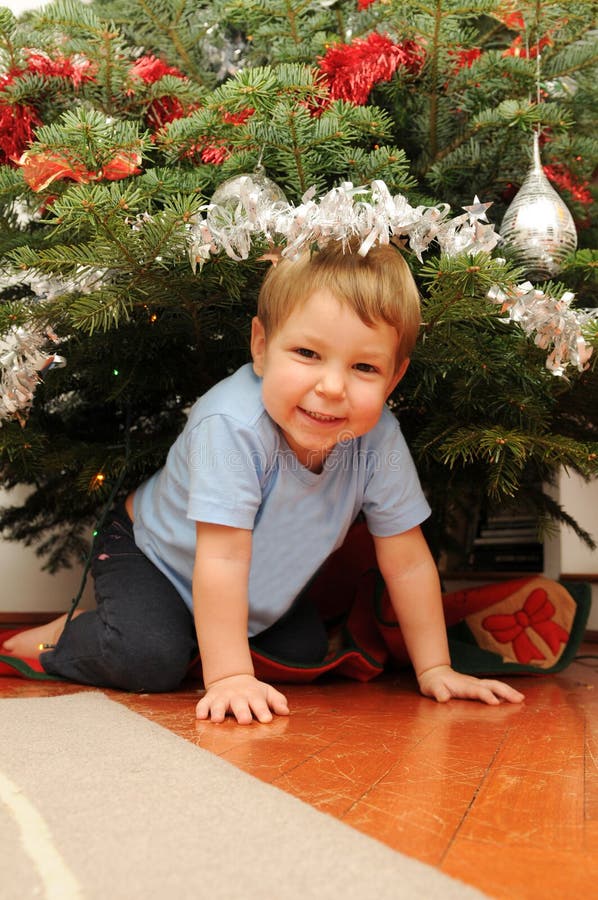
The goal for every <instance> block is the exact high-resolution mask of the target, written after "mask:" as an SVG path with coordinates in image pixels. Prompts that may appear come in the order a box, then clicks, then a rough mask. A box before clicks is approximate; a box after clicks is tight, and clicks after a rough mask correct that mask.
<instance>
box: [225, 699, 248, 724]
mask: <svg viewBox="0 0 598 900" xmlns="http://www.w3.org/2000/svg"><path fill="white" fill-rule="evenodd" d="M230 709H231V712H232V714H233V716H234V717H235V719H236V720H237V722H238V723H239V725H251V723H252V722H253V716H252V714H251V705H250V704H249V703H248V701H247V700H245V699H244V698H235V699H234V700H232V701H231V704H230Z"/></svg>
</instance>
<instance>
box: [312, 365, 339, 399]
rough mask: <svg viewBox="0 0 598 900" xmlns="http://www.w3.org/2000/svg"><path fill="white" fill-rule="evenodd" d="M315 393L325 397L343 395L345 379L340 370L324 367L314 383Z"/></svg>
mask: <svg viewBox="0 0 598 900" xmlns="http://www.w3.org/2000/svg"><path fill="white" fill-rule="evenodd" d="M316 393H318V394H321V395H324V396H326V397H334V398H336V397H344V395H345V379H344V377H343V374H342V372H339V371H338V370H337V369H333V368H328V369H325V370H324V371H323V372H322V373H321V375H320V379H319V381H318V384H317V385H316Z"/></svg>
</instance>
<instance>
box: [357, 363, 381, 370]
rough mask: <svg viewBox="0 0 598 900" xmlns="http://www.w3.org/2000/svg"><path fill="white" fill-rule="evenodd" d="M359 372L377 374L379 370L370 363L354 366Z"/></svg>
mask: <svg viewBox="0 0 598 900" xmlns="http://www.w3.org/2000/svg"><path fill="white" fill-rule="evenodd" d="M354 368H355V369H357V371H358V372H377V371H378V369H377V368H376V366H372V365H371V364H370V363H355V366H354Z"/></svg>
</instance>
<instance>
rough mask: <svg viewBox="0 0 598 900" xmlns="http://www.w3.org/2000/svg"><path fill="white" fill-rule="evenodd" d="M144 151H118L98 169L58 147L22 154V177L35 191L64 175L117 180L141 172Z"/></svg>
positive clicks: (81, 179)
mask: <svg viewBox="0 0 598 900" xmlns="http://www.w3.org/2000/svg"><path fill="white" fill-rule="evenodd" d="M140 162H141V154H140V153H138V152H137V151H135V150H119V151H118V152H117V153H116V155H115V156H113V158H112V159H111V160H109V161H108V162H107V163H106V165H105V166H103V168H101V169H100V170H99V171H98V172H93V171H90V170H89V169H86V168H85V166H84V165H82V163H80V162H77V161H76V160H73V159H71V158H70V157H69V155H68V153H66V152H63V151H59V150H46V151H45V152H42V153H31V152H30V151H27V152H25V153H23V155H22V156H21V158H20V159H19V160H17V164H18V165H19V166H22V168H23V178H24V179H25V181H26V182H27V184H28V185H29V187H30V188H31V190H32V191H35V192H36V193H37V192H39V191H43V190H44V189H45V188H47V187H48V186H49V185H50V184H52V183H53V182H54V181H61V180H63V179H65V178H68V179H70V180H71V181H78V182H80V183H82V184H87V183H88V182H90V181H101V180H106V181H117V180H119V179H121V178H127V177H128V176H129V175H138V174H139V173H140V172H141V169H140V168H139V163H140Z"/></svg>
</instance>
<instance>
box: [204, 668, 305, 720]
mask: <svg viewBox="0 0 598 900" xmlns="http://www.w3.org/2000/svg"><path fill="white" fill-rule="evenodd" d="M273 712H274V713H276V715H278V716H288V714H289V707H288V704H287V699H286V697H285V696H284V694H281V693H280V691H277V690H276V689H275V688H273V687H271V685H269V684H266V683H265V682H263V681H258V679H257V678H255V677H254V676H253V675H231V676H229V677H228V678H221V679H219V680H218V681H214V682H212V684H210V685H209V687H208V688H207V690H206V693H205V694H204V696H203V697H202V698H201V700H200V701H199V703H198V704H197V707H196V710H195V715H196V717H197V718H198V719H210V720H211V721H212V722H224V719H225V718H226V714H227V713H231V714H232V715H233V716H234V717H235V719H236V720H237V722H238V723H239V725H250V724H251V722H252V721H253V719H254V718H256V719H257V720H258V722H264V723H265V722H271V721H272V719H273V716H272V713H273Z"/></svg>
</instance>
